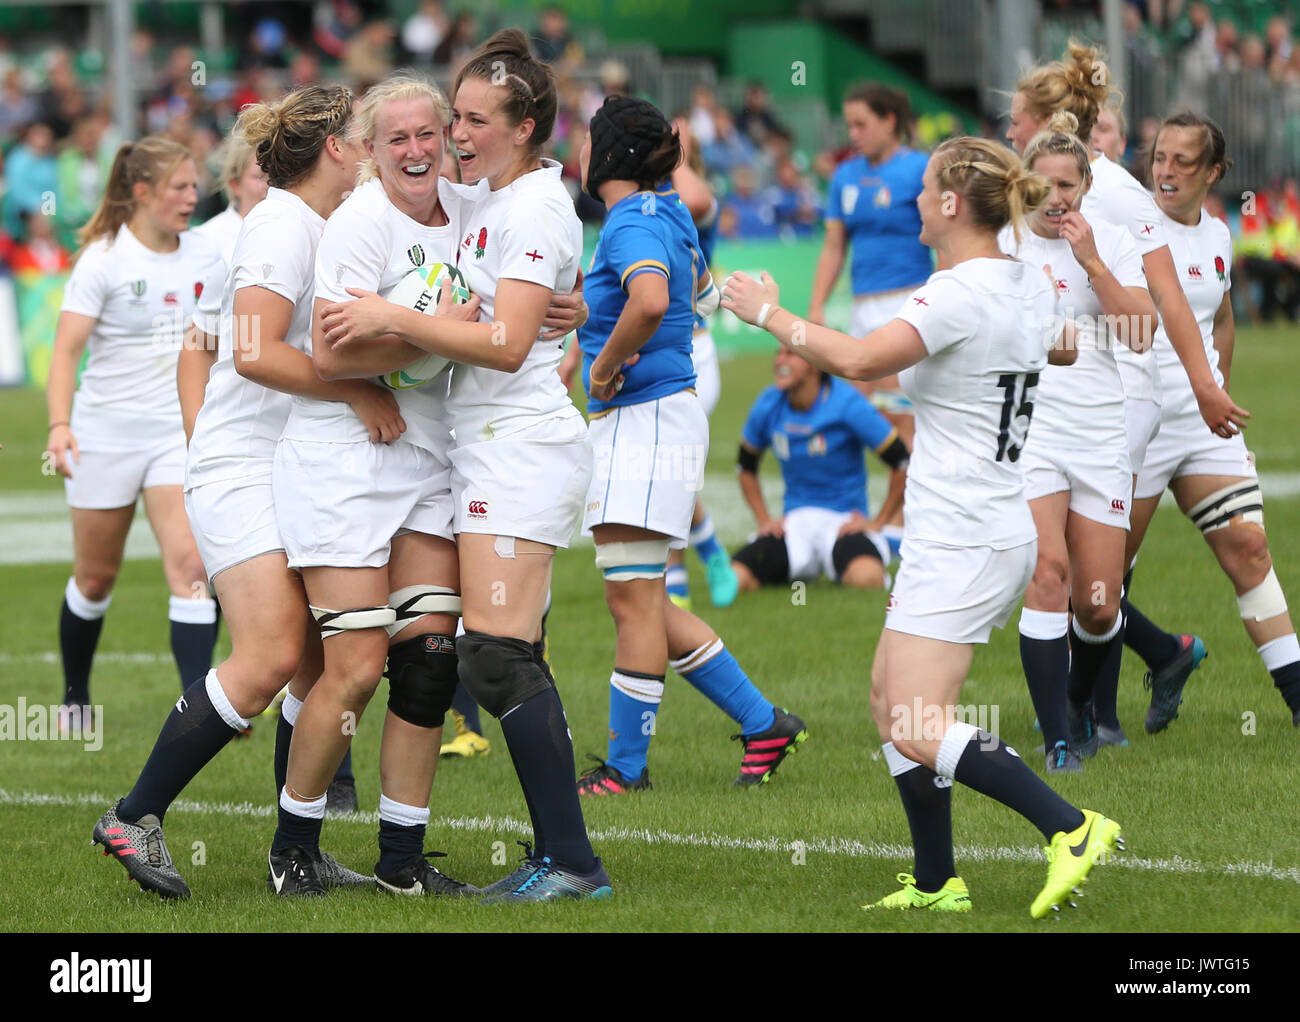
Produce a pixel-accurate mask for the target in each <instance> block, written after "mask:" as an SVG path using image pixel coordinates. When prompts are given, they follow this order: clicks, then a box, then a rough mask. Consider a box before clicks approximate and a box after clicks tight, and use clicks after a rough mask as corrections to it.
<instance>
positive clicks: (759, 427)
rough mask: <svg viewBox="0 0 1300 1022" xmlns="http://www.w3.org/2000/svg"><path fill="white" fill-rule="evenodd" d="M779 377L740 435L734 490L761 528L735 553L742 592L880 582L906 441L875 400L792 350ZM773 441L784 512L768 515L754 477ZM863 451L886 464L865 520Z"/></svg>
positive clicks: (781, 358)
mask: <svg viewBox="0 0 1300 1022" xmlns="http://www.w3.org/2000/svg"><path fill="white" fill-rule="evenodd" d="M773 371H774V373H775V376H776V383H775V384H774V385H773V386H771V387H768V388H767V389H766V390H765V391H763V393H761V394H759V396H758V400H757V401H755V402H754V407H753V408H751V409H750V412H749V418H748V419H746V420H745V427H744V429H743V431H742V432H741V440H740V457H739V470H740V489H741V492H742V493H743V494H744V496H745V502H746V503H747V504H748V505H749V507H750V510H751V511H753V512H754V518H755V519H756V521H757V522H758V535H757V537H755V539H754V540H753V541H752V542H751V543H749V544H748V545H747V546H745V547H742V548H741V549H740V550H737V551H736V552H735V554H733V555H732V567H733V568H734V569H735V572H736V577H737V578H738V579H739V580H740V588H741V590H742V591H752V590H755V589H757V588H758V587H759V586H763V585H784V584H786V583H789V582H790V581H791V580H792V579H815V578H817V577H818V576H819V575H825V576H826V577H827V578H830V579H834V580H835V581H837V582H839V583H840V584H841V585H845V586H848V587H850V588H852V589H884V588H885V587H886V586H888V584H889V575H888V573H887V572H886V570H885V568H886V565H888V563H889V558H890V552H889V544H888V542H887V541H886V540H885V538H884V537H883V536H882V535H880V523H882V522H887V521H889V520H890V518H891V517H893V515H894V514H895V513H896V512H897V511H898V509H899V508H900V507H902V504H903V480H904V474H903V471H904V468H905V466H906V464H907V448H906V446H904V444H903V441H902V440H900V439H899V437H898V430H896V429H895V428H894V427H893V426H891V425H890V424H889V423H888V422H887V421H886V420H885V418H884V416H882V415H881V414H880V413H879V412H878V411H876V409H875V408H874V407H872V405H871V402H870V401H868V400H867V399H866V398H864V397H863V396H862V395H861V394H859V393H858V392H857V391H856V390H855V389H854V388H853V387H852V386H850V385H849V384H847V383H845V382H844V381H843V380H839V379H836V378H835V377H833V376H831V375H830V374H829V373H826V372H822V371H821V370H819V369H817V368H816V367H815V366H813V365H812V364H810V363H809V362H808V361H807V360H805V359H804V358H803V356H801V355H800V354H799V353H798V352H794V351H788V350H786V349H785V348H781V349H779V350H778V351H777V353H776V361H775V364H774V366H773ZM769 447H771V448H772V450H773V452H774V453H775V454H776V458H777V461H778V462H780V465H781V479H782V480H783V482H784V483H785V513H784V515H782V516H781V517H778V518H773V517H772V516H771V515H770V514H769V513H768V510H767V502H766V501H765V500H764V499H763V491H762V489H761V487H760V486H759V482H758V460H759V458H761V457H762V455H763V452H764V451H765V450H767V449H768V448H769ZM864 450H871V451H874V452H875V453H876V454H877V455H878V456H879V457H880V459H881V460H882V461H884V462H885V464H886V465H888V466H889V467H890V469H891V472H890V480H889V496H888V497H886V498H885V502H884V504H883V505H882V506H881V508H880V513H879V514H878V515H877V516H876V518H875V519H874V520H872V519H870V518H868V517H867V473H866V468H865V466H864V465H863V462H862V452H863V451H864Z"/></svg>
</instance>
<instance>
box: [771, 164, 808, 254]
mask: <svg viewBox="0 0 1300 1022" xmlns="http://www.w3.org/2000/svg"><path fill="white" fill-rule="evenodd" d="M764 198H765V200H766V203H767V205H768V207H769V208H770V209H771V210H772V214H773V217H774V218H775V220H776V229H777V233H778V234H780V236H781V237H782V238H784V239H785V240H787V241H790V240H793V239H795V238H806V237H808V236H809V235H810V234H812V231H813V227H814V226H815V225H816V224H818V223H820V222H821V218H822V213H821V209H820V208H819V207H818V204H817V192H816V191H815V190H814V189H813V187H812V185H810V184H809V183H808V182H807V181H805V180H804V178H803V175H802V174H801V173H799V168H798V167H797V166H796V165H795V162H794V160H791V159H789V158H787V159H785V160H782V161H781V162H780V163H779V164H777V168H776V183H775V184H773V185H771V186H770V187H769V188H768V189H767V190H766V192H765V194H764Z"/></svg>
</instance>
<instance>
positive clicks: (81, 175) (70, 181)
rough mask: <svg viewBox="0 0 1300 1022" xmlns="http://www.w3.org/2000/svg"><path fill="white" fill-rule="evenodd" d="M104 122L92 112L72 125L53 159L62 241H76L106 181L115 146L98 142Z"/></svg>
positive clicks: (93, 209)
mask: <svg viewBox="0 0 1300 1022" xmlns="http://www.w3.org/2000/svg"><path fill="white" fill-rule="evenodd" d="M103 134H104V124H103V121H102V120H101V118H99V117H98V116H95V115H91V116H89V117H83V118H81V119H80V120H79V121H77V123H76V124H75V125H73V128H72V138H71V140H70V143H71V144H69V145H67V146H65V147H64V149H63V152H61V153H59V156H58V159H57V160H56V161H55V162H56V175H55V176H56V181H57V184H56V187H55V194H56V195H57V197H58V233H59V238H60V240H61V241H62V242H63V244H65V245H70V246H75V245H76V232H77V230H78V229H79V228H80V227H81V225H82V224H84V223H85V222H86V221H87V220H89V219H90V217H91V214H92V213H94V212H95V210H96V208H98V206H99V200H100V197H101V196H102V195H103V194H104V187H105V185H106V184H107V183H108V172H109V170H111V169H112V166H113V154H114V152H115V150H114V149H107V148H105V147H104V146H103V145H101V144H100V143H101V139H102V137H103Z"/></svg>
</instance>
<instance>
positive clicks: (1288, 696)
mask: <svg viewBox="0 0 1300 1022" xmlns="http://www.w3.org/2000/svg"><path fill="white" fill-rule="evenodd" d="M1268 673H1269V674H1271V675H1272V676H1273V684H1274V685H1276V686H1277V690H1278V691H1279V692H1281V693H1282V698H1283V699H1285V700H1286V704H1287V706H1288V707H1289V708H1290V710H1291V712H1292V713H1300V660H1297V661H1295V662H1294V663H1289V664H1286V665H1284V666H1282V667H1278V668H1276V669H1274V670H1272V671H1269V672H1268Z"/></svg>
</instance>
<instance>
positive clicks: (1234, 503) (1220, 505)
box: [1187, 479, 1264, 533]
mask: <svg viewBox="0 0 1300 1022" xmlns="http://www.w3.org/2000/svg"><path fill="white" fill-rule="evenodd" d="M1238 516H1240V517H1241V520H1242V521H1245V522H1254V523H1255V524H1256V525H1259V526H1261V527H1262V526H1263V525H1264V495H1263V494H1262V493H1261V492H1260V490H1259V483H1258V482H1256V481H1255V480H1254V479H1243V480H1242V481H1241V482H1239V483H1233V484H1232V485H1231V486H1225V487H1224V488H1223V489H1221V490H1218V491H1216V492H1215V493H1211V494H1210V495H1209V496H1208V497H1206V498H1205V499H1204V500H1202V501H1200V502H1199V503H1197V504H1196V505H1195V506H1193V507H1191V508H1189V509H1188V511H1187V517H1188V518H1190V519H1191V520H1192V521H1193V522H1194V523H1195V524H1196V527H1197V528H1198V529H1200V530H1201V532H1203V533H1207V532H1213V531H1214V530H1215V529H1226V528H1227V527H1228V526H1229V525H1230V524H1231V523H1232V519H1234V518H1236V517H1238Z"/></svg>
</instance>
